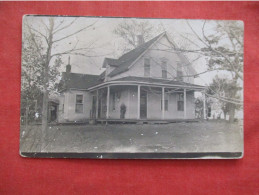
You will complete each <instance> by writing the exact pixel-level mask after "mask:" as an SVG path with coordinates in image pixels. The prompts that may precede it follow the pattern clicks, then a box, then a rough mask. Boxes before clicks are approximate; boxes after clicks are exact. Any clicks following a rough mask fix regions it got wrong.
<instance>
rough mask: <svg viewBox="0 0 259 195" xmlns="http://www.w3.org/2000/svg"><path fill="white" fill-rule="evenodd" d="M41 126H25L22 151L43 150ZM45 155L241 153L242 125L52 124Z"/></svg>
mask: <svg viewBox="0 0 259 195" xmlns="http://www.w3.org/2000/svg"><path fill="white" fill-rule="evenodd" d="M40 129H41V126H36V125H35V126H29V127H28V128H27V129H25V128H24V127H21V140H20V150H21V152H36V151H38V149H39V140H40ZM47 142H48V143H47V144H46V146H45V147H44V149H43V151H45V152H79V153H80V152H241V151H242V150H243V136H242V130H241V128H240V126H239V125H238V124H237V123H235V124H229V123H227V122H222V121H220V122H216V121H204V122H196V123H171V124H160V125H159V124H157V125H156V124H142V125H138V124H108V125H101V124H97V125H52V126H50V127H49V133H48V141H47Z"/></svg>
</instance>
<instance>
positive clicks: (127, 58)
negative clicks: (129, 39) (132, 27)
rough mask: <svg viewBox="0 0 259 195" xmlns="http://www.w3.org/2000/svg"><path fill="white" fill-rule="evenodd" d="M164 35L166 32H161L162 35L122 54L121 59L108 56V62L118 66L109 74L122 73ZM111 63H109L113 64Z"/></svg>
mask: <svg viewBox="0 0 259 195" xmlns="http://www.w3.org/2000/svg"><path fill="white" fill-rule="evenodd" d="M162 35H165V33H161V34H160V35H158V36H156V37H154V38H153V39H151V40H149V41H148V42H146V43H143V44H142V45H140V46H138V47H137V48H135V49H133V50H131V51H129V52H127V53H125V54H124V55H122V56H121V57H120V58H119V59H117V60H115V59H112V60H111V59H110V58H106V59H105V60H108V61H107V63H108V64H109V62H111V63H112V64H113V65H114V66H117V67H116V68H115V69H114V70H113V71H112V72H111V73H110V74H109V76H111V77H112V76H115V75H117V74H120V73H122V72H124V71H126V70H128V68H129V67H130V65H131V64H132V63H133V62H134V61H135V60H136V59H137V58H138V57H139V56H140V55H141V54H143V53H144V52H145V51H146V50H147V49H148V48H149V47H150V46H151V45H152V44H153V43H155V42H156V41H157V40H158V39H159V38H160V37H162ZM112 64H109V65H112Z"/></svg>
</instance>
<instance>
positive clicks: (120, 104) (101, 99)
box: [91, 82, 206, 123]
mask: <svg viewBox="0 0 259 195" xmlns="http://www.w3.org/2000/svg"><path fill="white" fill-rule="evenodd" d="M195 91H201V92H202V91H204V87H202V86H194V85H186V84H183V85H171V84H161V83H143V82H127V83H126V82H125V83H123V82H119V83H114V82H106V83H104V84H103V85H100V86H96V87H94V88H92V89H91V93H92V95H93V102H92V110H91V118H92V119H95V120H97V121H110V122H118V121H124V122H129V123H130V122H143V123H145V122H147V121H149V122H153V123H161V121H164V122H176V121H192V120H195V104H194V100H195V97H194V92H195ZM205 102H206V101H205V98H204V101H203V103H204V104H205ZM204 108H205V106H204ZM204 112H205V109H204ZM204 116H205V115H204Z"/></svg>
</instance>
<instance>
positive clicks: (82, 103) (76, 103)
mask: <svg viewBox="0 0 259 195" xmlns="http://www.w3.org/2000/svg"><path fill="white" fill-rule="evenodd" d="M78 96H82V102H81V103H79V102H77V97H78ZM78 105H80V106H82V112H79V111H78V109H77V106H78ZM75 113H79V114H82V113H84V94H76V99H75Z"/></svg>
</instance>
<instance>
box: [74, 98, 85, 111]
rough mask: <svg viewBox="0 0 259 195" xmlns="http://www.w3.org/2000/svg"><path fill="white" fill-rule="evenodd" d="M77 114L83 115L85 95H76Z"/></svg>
mask: <svg viewBox="0 0 259 195" xmlns="http://www.w3.org/2000/svg"><path fill="white" fill-rule="evenodd" d="M75 111H76V113H83V95H76V110H75Z"/></svg>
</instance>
